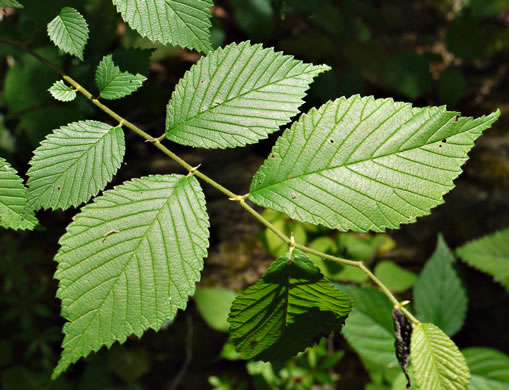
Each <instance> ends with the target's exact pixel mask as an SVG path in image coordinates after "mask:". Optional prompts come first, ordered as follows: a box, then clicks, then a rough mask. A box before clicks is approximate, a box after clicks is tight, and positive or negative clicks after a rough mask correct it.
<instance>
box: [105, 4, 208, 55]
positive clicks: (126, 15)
mask: <svg viewBox="0 0 509 390" xmlns="http://www.w3.org/2000/svg"><path fill="white" fill-rule="evenodd" d="M113 4H115V5H116V7H117V11H118V12H119V13H120V14H121V15H122V19H124V20H125V21H126V22H127V23H128V24H129V26H131V28H133V29H134V30H136V31H138V33H140V35H142V36H144V37H147V38H148V39H150V40H151V41H153V42H155V41H159V42H161V43H163V44H168V43H169V44H172V45H179V46H182V47H187V48H189V49H196V50H198V51H202V52H207V51H209V50H210V49H212V46H211V45H210V32H209V29H210V27H211V23H210V17H211V16H212V14H211V12H210V7H212V6H213V5H214V4H213V3H212V0H153V1H147V0H113Z"/></svg>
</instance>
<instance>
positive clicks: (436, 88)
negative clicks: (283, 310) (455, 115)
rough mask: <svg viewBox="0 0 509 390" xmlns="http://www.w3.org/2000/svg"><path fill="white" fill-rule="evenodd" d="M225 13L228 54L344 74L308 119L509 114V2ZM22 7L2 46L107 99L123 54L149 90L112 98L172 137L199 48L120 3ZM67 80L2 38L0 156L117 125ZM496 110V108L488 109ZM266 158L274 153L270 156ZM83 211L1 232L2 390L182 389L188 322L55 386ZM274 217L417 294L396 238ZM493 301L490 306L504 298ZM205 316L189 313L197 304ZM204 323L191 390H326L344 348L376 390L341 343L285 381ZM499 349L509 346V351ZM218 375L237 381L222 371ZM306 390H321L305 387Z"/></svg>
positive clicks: (367, 1)
mask: <svg viewBox="0 0 509 390" xmlns="http://www.w3.org/2000/svg"><path fill="white" fill-rule="evenodd" d="M214 3H215V8H214V12H213V14H214V18H213V27H212V30H211V33H212V42H213V46H214V47H218V46H221V45H224V44H227V43H230V42H233V41H236V42H240V41H242V40H246V39H250V40H251V41H252V42H261V43H263V44H264V45H266V46H273V47H275V48H276V49H277V50H284V51H285V52H286V53H287V54H292V55H294V56H296V57H297V58H299V59H302V60H305V61H310V62H314V63H326V64H328V65H330V66H331V67H332V68H333V70H332V71H330V72H328V73H327V74H324V75H323V76H321V77H320V78H319V79H318V80H317V82H316V83H315V84H314V85H313V86H312V88H311V90H310V92H309V97H308V98H307V99H306V101H307V103H306V107H304V108H303V110H306V109H307V108H309V107H311V106H318V105H320V104H322V103H324V102H325V101H327V100H329V99H334V98H336V97H339V96H342V95H345V96H350V95H352V94H356V93H360V94H362V95H374V96H376V97H387V96H391V97H394V98H395V99H397V100H405V101H413V102H414V103H415V104H416V105H418V106H422V105H441V104H446V105H448V106H449V107H450V108H452V109H461V111H463V112H465V113H468V114H475V113H476V112H478V111H489V109H491V108H492V107H494V106H495V105H498V106H501V107H504V106H507V104H508V103H507V92H506V89H507V77H506V74H507V71H508V67H507V64H508V63H509V58H508V57H509V28H508V25H509V0H416V1H411V2H409V1H403V0H395V1H389V2H383V1H379V0H313V1H309V0H214ZM23 4H24V6H25V7H24V8H23V9H17V10H14V9H5V10H2V12H0V36H1V37H2V38H7V39H14V40H19V41H23V42H26V43H27V44H28V45H30V47H32V48H34V49H35V50H36V51H37V52H38V53H40V54H41V55H43V56H44V57H45V58H47V59H48V60H49V61H51V62H52V63H54V64H55V65H57V66H58V67H61V68H62V69H63V70H64V71H65V72H66V73H68V74H70V75H71V76H72V77H73V78H75V79H76V80H77V81H78V82H80V83H81V84H82V85H83V86H85V87H86V88H88V89H89V90H91V91H94V93H96V92H97V91H96V89H95V86H94V72H95V68H96V66H97V64H98V62H99V61H100V59H101V58H103V56H104V55H107V54H110V53H114V56H116V58H117V60H119V61H121V62H122V64H123V65H122V66H126V67H127V66H133V67H135V69H139V70H138V71H140V72H141V71H143V72H141V73H143V74H147V75H148V80H147V82H146V83H145V85H144V87H143V88H141V89H140V90H139V91H137V92H136V93H135V94H133V95H132V96H129V97H128V98H126V99H125V100H123V101H122V102H121V103H117V102H113V103H112V104H111V107H112V109H114V110H119V111H120V112H122V113H123V114H125V115H126V116H127V118H128V119H129V120H135V121H136V122H137V123H140V124H143V126H144V127H145V128H147V129H149V130H154V133H155V132H156V130H157V131H159V130H161V129H162V128H163V126H164V113H165V106H166V104H167V102H168V99H169V97H170V95H171V92H172V90H173V87H174V85H175V84H176V82H177V81H178V80H179V78H180V77H181V76H182V75H183V74H184V72H185V71H186V70H188V69H189V67H190V66H191V65H192V64H193V63H195V62H196V61H197V60H198V58H199V54H197V53H194V52H189V51H186V50H182V49H180V48H177V47H171V46H166V47H164V46H162V45H160V44H153V43H151V42H150V41H148V40H146V39H144V38H142V37H140V36H139V35H138V34H137V33H135V32H134V31H132V30H131V29H130V28H129V27H128V26H126V25H125V24H124V23H123V22H122V21H121V19H120V17H119V15H118V14H117V13H116V12H115V9H114V6H113V5H112V2H111V1H104V0H87V1H86V2H83V1H80V0H51V1H41V0H23ZM63 6H70V7H75V8H76V9H77V10H78V11H79V12H80V13H81V14H82V15H84V17H85V18H86V19H87V21H88V23H89V25H90V26H91V28H90V39H89V42H88V44H87V47H86V50H85V55H84V57H85V61H84V62H80V61H79V60H77V59H75V58H72V57H69V56H64V55H63V54H62V53H61V52H59V51H58V49H56V48H54V47H52V46H51V42H50V41H49V38H48V36H47V32H46V24H47V23H48V22H49V21H50V20H51V19H53V18H54V17H55V16H56V14H57V13H58V11H59V10H60V8H62V7H63ZM133 47H134V48H140V49H148V50H150V67H149V68H148V70H147V68H146V67H147V63H146V62H144V60H142V61H139V62H138V61H137V62H136V64H134V63H133V61H131V60H132V58H128V59H127V61H126V59H125V57H124V53H125V51H124V49H126V48H133ZM142 57H143V56H142ZM56 79H57V77H56V76H55V75H54V74H53V73H52V72H51V71H50V70H48V69H47V68H45V67H44V66H43V65H41V64H40V63H38V62H37V61H35V60H34V59H33V58H32V57H30V56H29V55H27V54H25V53H24V52H23V51H21V50H20V49H18V48H13V47H11V46H8V45H4V44H1V43H0V80H1V81H0V85H1V87H0V155H1V156H2V157H6V158H8V159H9V161H11V162H12V163H13V165H14V166H15V168H16V169H17V170H18V171H19V172H26V170H27V168H28V167H27V162H28V160H29V159H30V157H31V154H32V150H33V149H34V148H35V146H36V145H37V144H38V143H39V142H40V140H41V139H43V138H44V136H45V135H47V134H48V133H49V132H50V131H51V130H53V129H55V128H57V127H59V126H61V125H64V124H66V123H68V122H71V121H75V120H81V119H99V120H101V119H104V118H103V117H101V114H100V113H98V112H97V111H96V110H94V108H93V107H91V106H90V105H89V103H88V102H87V101H85V99H83V98H82V97H78V98H77V99H76V100H75V101H73V102H72V103H67V104H63V103H59V102H56V101H54V100H53V99H52V98H51V95H50V94H49V93H48V91H47V90H48V88H50V86H51V85H52V84H53V82H54V81H55V80H56ZM494 101H496V103H493V102H494ZM482 105H489V106H490V107H489V109H487V110H484V109H483V110H481V108H480V107H481V106H482ZM155 129H156V130H155ZM262 147H263V146H262ZM268 147H270V145H269V146H268ZM137 148H138V147H137V146H130V145H129V144H128V158H138V160H140V159H146V160H150V159H151V158H152V156H148V157H150V158H148V157H147V156H146V155H140V152H139V150H138V149H137ZM256 150H257V149H256V148H255V149H254V152H253V153H256ZM199 153H200V152H199ZM261 155H266V151H262V152H261ZM130 156H131V157H130ZM140 156H141V157H140ZM129 161H132V160H128V164H129V168H130V169H131V171H129V175H131V176H141V175H142V174H145V173H146V172H145V168H146V165H145V164H144V163H138V166H137V167H133V165H135V164H130V163H129ZM165 164H166V163H165ZM161 165H162V164H161ZM131 167H132V168H131ZM164 168H165V169H166V168H167V166H166V165H164ZM490 171H492V170H490ZM506 177H507V175H506ZM72 214H73V212H68V213H54V214H52V215H51V216H49V215H48V214H43V215H42V219H41V221H42V224H43V226H44V227H45V229H46V230H42V229H43V228H41V230H39V231H36V232H34V233H21V234H20V233H17V234H13V233H9V232H4V231H1V232H0V288H1V294H0V305H1V310H2V316H1V318H0V326H1V327H2V337H1V338H0V387H1V388H2V389H3V390H11V389H28V390H30V389H43V390H44V389H48V390H49V389H58V390H59V389H62V390H65V389H78V390H82V389H83V390H84V389H92V388H93V389H99V390H103V389H105V390H114V389H124V390H125V389H128V390H141V389H156V390H157V389H169V388H171V386H172V380H173V378H174V377H175V376H176V375H177V374H178V373H179V370H180V369H181V367H182V365H183V360H184V359H183V356H185V354H186V341H185V340H186V335H187V334H188V333H187V332H188V331H189V329H188V325H187V323H186V321H182V320H183V319H182V318H177V320H176V321H175V322H174V323H172V324H167V325H168V327H169V328H168V330H167V331H162V332H161V333H160V334H158V338H155V341H153V342H150V340H151V339H150V337H151V336H152V335H150V334H149V335H147V336H145V338H144V340H148V341H146V342H144V343H143V344H138V343H137V341H136V340H129V341H128V342H127V343H126V344H125V345H122V346H118V345H117V346H115V347H114V348H112V349H110V350H104V351H101V352H100V353H98V354H97V355H95V356H93V357H92V358H91V359H90V360H88V361H87V364H86V365H84V364H78V365H77V366H76V367H75V368H73V369H72V370H71V371H70V373H69V374H68V375H66V376H65V378H60V379H59V380H58V381H55V382H51V381H50V379H49V376H50V371H51V369H52V367H53V366H54V364H55V362H56V360H57V357H58V354H59V352H60V347H59V345H60V342H61V338H62V335H61V333H60V329H61V326H62V320H61V319H60V317H59V302H58V300H57V299H55V298H54V295H55V291H56V283H55V282H54V281H53V279H52V275H53V272H54V270H55V265H54V263H53V262H52V260H51V259H52V257H53V255H54V253H55V252H56V248H57V245H56V242H57V240H58V237H59V236H60V235H61V234H62V233H63V226H65V225H66V224H67V223H68V222H69V221H70V218H71V217H72ZM266 217H268V218H269V219H270V220H271V221H272V223H274V225H276V226H277V227H278V228H279V229H281V230H282V231H284V232H285V233H289V232H290V231H291V232H293V233H294V235H295V238H296V241H297V242H299V243H301V244H308V245H309V246H310V247H311V248H314V249H317V250H320V251H325V252H327V253H329V254H332V255H336V256H341V257H346V258H351V259H356V260H361V259H362V260H364V261H366V262H367V263H368V264H369V266H370V267H371V268H372V269H374V272H375V273H376V275H377V276H378V277H380V278H381V279H382V280H383V281H384V283H386V284H387V285H388V286H389V288H390V289H391V290H392V291H394V292H398V293H402V294H403V296H405V294H407V295H408V294H409V289H411V288H412V286H413V284H414V283H415V280H416V276H415V273H414V272H412V271H418V270H419V269H420V266H421V265H422V264H421V265H417V267H415V264H414V266H412V267H410V269H409V267H408V264H407V263H405V262H400V261H399V259H398V258H397V256H396V252H397V249H398V247H396V243H395V241H394V240H393V239H392V238H391V237H390V236H389V235H384V234H356V233H338V232H331V231H328V230H325V229H321V228H319V227H314V226H311V225H307V224H302V223H297V222H295V221H292V220H290V219H288V218H287V217H286V216H284V215H282V214H279V213H273V212H267V213H266ZM497 217H498V216H497ZM458 231H459V232H460V233H463V231H464V228H462V227H461V226H459V227H458ZM468 238H470V237H468ZM260 239H261V241H262V242H263V243H264V245H265V247H266V249H267V252H268V253H269V254H270V256H271V257H277V256H279V255H281V254H282V253H284V252H285V251H286V250H287V247H286V245H284V244H282V243H281V242H280V241H279V239H276V238H275V237H274V235H273V234H272V233H270V232H268V231H263V232H262V233H261V234H260ZM465 240H466V239H465ZM398 244H399V242H398ZM313 260H314V261H315V262H316V263H317V264H318V265H319V266H320V268H321V270H322V272H323V273H324V274H325V275H326V276H327V277H329V278H330V279H332V280H336V281H340V282H343V283H345V282H346V283H360V284H367V279H366V276H365V275H364V274H363V273H362V272H359V271H358V270H357V269H355V268H343V267H341V266H339V265H337V264H334V263H331V262H330V261H325V260H323V259H321V258H318V257H314V258H313ZM402 267H403V268H402ZM226 287H228V286H226ZM231 294H233V293H231ZM231 294H230V295H231ZM481 300H482V301H483V302H482V304H485V302H488V301H490V299H484V300H483V299H481ZM493 305H496V303H493ZM195 309H196V307H195V306H193V304H190V310H191V311H192V312H193V310H195ZM198 309H199V307H198ZM202 311H203V310H202ZM223 311H224V310H223ZM182 317H184V316H182ZM479 317H482V316H479ZM479 321H481V320H479ZM196 326H199V325H196ZM201 326H202V327H201V328H200V332H203V333H200V335H199V336H196V335H195V344H199V347H197V348H199V349H197V350H195V352H194V358H193V363H192V364H193V365H192V366H191V369H190V371H188V372H187V373H185V374H184V379H183V380H182V383H181V386H180V387H181V388H206V387H207V386H210V385H212V386H215V388H217V389H225V390H226V389H239V390H240V389H243V388H250V387H249V386H251V388H252V386H265V387H257V388H264V389H267V388H268V389H270V388H288V389H298V388H306V389H307V388H310V387H309V383H310V381H311V382H312V383H315V384H319V383H321V384H322V385H323V384H324V383H325V384H327V383H330V380H337V378H338V377H337V376H335V375H331V374H330V372H329V371H330V370H329V369H330V367H333V366H335V365H336V363H337V362H338V361H339V360H340V359H341V357H342V354H343V352H341V351H342V350H345V352H346V353H347V354H348V353H350V354H351V355H349V356H350V357H353V358H352V359H343V360H342V361H341V363H342V364H345V367H346V368H345V369H344V370H350V372H349V375H350V376H353V379H352V378H350V382H348V380H349V378H348V377H347V376H346V375H342V376H341V378H340V379H339V382H338V384H339V385H341V386H346V387H345V388H351V389H352V390H356V389H363V388H364V385H365V384H366V382H367V381H368V378H366V375H365V371H364V369H363V368H362V366H361V363H359V362H358V361H356V360H355V359H356V358H355V357H354V356H355V355H354V354H352V352H351V350H350V351H349V350H348V349H349V347H348V346H347V345H346V344H345V343H344V342H339V341H338V340H335V342H334V350H336V351H338V352H334V353H330V352H329V351H328V348H327V347H326V346H325V345H322V344H320V345H318V346H316V347H314V348H313V349H311V350H308V351H307V352H305V353H304V354H302V355H301V356H300V357H298V358H297V359H294V360H293V361H292V362H291V363H290V364H289V365H288V366H286V367H285V368H284V369H283V370H282V371H279V372H277V373H275V372H274V371H273V369H272V368H271V367H268V366H267V365H264V366H262V365H260V364H258V363H254V362H253V363H250V365H249V366H248V368H247V371H246V368H245V364H244V363H240V364H239V363H238V362H236V361H231V362H230V361H227V360H224V359H222V360H219V359H216V360H214V357H216V356H218V355H219V353H220V352H219V351H220V349H221V345H222V343H224V338H225V337H226V336H225V335H224V334H222V333H219V332H214V331H212V330H210V329H209V328H208V327H207V325H206V324H205V323H204V322H203V323H202V325H201ZM220 326H221V325H220ZM222 326H223V328H224V323H223V324H222ZM482 326H484V324H481V325H479V327H481V328H475V327H474V328H473V329H474V331H476V332H477V333H476V334H479V333H481V332H480V331H479V329H484V328H482ZM462 332H463V331H462ZM217 335H219V336H217ZM217 337H220V339H219V341H218V339H217ZM497 337H498V339H499V338H500V337H502V336H500V337H499V336H497ZM465 339H467V340H468V335H467V336H465V335H464V336H463V341H464V340H465ZM498 339H497V340H498ZM506 340H507V339H506ZM500 343H501V348H505V351H506V352H507V351H508V348H509V346H508V345H509V344H507V342H506V343H505V344H504V342H503V341H500ZM216 344H217V345H219V346H217V345H216ZM227 345H228V344H227ZM228 348H229V347H227V346H225V348H224V349H223V355H222V356H223V357H227V358H229V359H232V358H234V357H235V353H234V351H232V350H231V348H230V349H228ZM332 360H333V361H334V363H333V364H331V361H332ZM352 362H353V363H352ZM347 363H348V364H347ZM363 363H365V366H366V368H367V369H368V371H369V373H370V378H371V382H372V383H371V384H369V385H368V387H366V389H369V390H375V389H388V388H390V387H388V386H389V385H388V384H390V383H396V382H397V381H400V382H401V383H403V382H402V378H401V375H399V370H397V369H394V368H392V369H388V368H386V367H380V366H375V367H371V366H369V362H363ZM340 366H341V365H340ZM211 367H212V368H211ZM218 367H222V368H224V371H225V372H223V371H221V372H220V371H218ZM338 367H339V366H337V367H336V368H338ZM211 370H212V371H214V370H215V371H214V372H211ZM214 374H215V375H219V376H218V377H215V378H211V379H210V385H209V384H208V377H209V376H210V375H214ZM398 375H399V376H398ZM303 383H305V384H306V386H308V387H302V386H304V385H303ZM344 383H346V385H344ZM283 384H284V385H283ZM193 385H194V387H193ZM282 386H287V387H282ZM291 386H294V387H291ZM298 386H301V387H298Z"/></svg>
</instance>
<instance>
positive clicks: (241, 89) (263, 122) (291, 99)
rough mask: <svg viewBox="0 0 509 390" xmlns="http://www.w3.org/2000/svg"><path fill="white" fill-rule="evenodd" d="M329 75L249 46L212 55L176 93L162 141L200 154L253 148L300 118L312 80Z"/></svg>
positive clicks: (323, 68)
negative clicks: (197, 149) (195, 149)
mask: <svg viewBox="0 0 509 390" xmlns="http://www.w3.org/2000/svg"><path fill="white" fill-rule="evenodd" d="M329 69H330V68H329V67H328V66H325V65H320V66H315V65H312V64H306V63H303V62H301V61H298V60H296V59H294V58H293V57H291V56H287V55H283V54H282V53H278V52H275V51H274V50H273V49H271V48H266V49H264V48H263V47H262V46H261V45H251V44H250V43H249V42H242V43H239V44H236V43H233V44H231V45H228V46H226V47H225V48H220V49H217V50H216V51H214V52H213V53H210V54H209V55H207V56H206V57H204V58H202V59H201V60H200V61H198V63H197V64H196V65H194V66H193V67H192V68H191V69H190V70H189V71H188V72H187V73H186V74H185V75H184V77H183V78H182V79H181V80H180V82H179V83H178V84H177V86H176V87H175V91H174V92H173V94H172V97H171V100H170V102H169V103H168V107H167V117H166V133H167V137H168V138H169V139H170V140H172V141H174V142H177V143H179V144H182V145H190V146H196V147H203V148H232V147H236V146H244V145H247V144H253V143H256V142H258V141H259V140H261V139H264V138H267V136H268V135H269V134H271V133H274V132H275V131H277V130H278V129H279V127H280V126H282V125H284V124H286V123H288V122H289V121H290V119H291V118H292V117H293V116H294V115H296V114H298V113H299V107H300V106H301V105H302V103H303V100H302V98H303V97H304V96H305V94H306V91H307V89H308V88H309V85H310V84H311V83H312V82H313V78H314V77H316V76H317V75H318V74H320V73H322V72H324V71H326V70H329Z"/></svg>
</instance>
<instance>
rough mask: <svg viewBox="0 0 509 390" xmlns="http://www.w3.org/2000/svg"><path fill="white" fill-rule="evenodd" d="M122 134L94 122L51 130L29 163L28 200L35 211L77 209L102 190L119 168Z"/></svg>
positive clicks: (112, 128)
mask: <svg viewBox="0 0 509 390" xmlns="http://www.w3.org/2000/svg"><path fill="white" fill-rule="evenodd" d="M124 152H125V140H124V132H123V131H122V129H121V128H119V127H116V128H115V127H113V126H110V125H107V124H106V123H102V122H97V121H80V122H74V123H70V124H68V125H67V126H62V127H61V128H59V129H57V130H54V131H53V132H52V133H51V134H49V135H48V136H47V137H46V139H45V140H44V141H42V142H41V145H40V146H39V147H38V148H37V149H36V150H35V151H34V157H33V158H32V160H30V165H31V168H30V169H29V170H28V172H27V174H28V176H29V179H28V182H27V185H28V198H29V203H30V205H31V206H32V207H33V208H34V209H35V210H38V209H40V208H44V209H48V208H52V209H63V210H65V209H67V208H69V207H71V206H74V207H77V206H79V205H80V204H81V203H83V202H86V201H88V200H89V199H90V198H91V197H92V196H95V195H97V194H98V193H99V191H101V190H102V189H104V187H105V186H106V184H108V182H109V181H110V180H111V179H112V177H113V175H114V174H115V173H116V172H117V170H118V169H119V168H120V165H121V164H122V159H123V158H124Z"/></svg>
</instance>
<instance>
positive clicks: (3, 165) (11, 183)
mask: <svg viewBox="0 0 509 390" xmlns="http://www.w3.org/2000/svg"><path fill="white" fill-rule="evenodd" d="M37 223H38V221H37V219H36V218H35V215H34V212H33V210H32V209H31V208H30V207H28V202H27V189H26V188H25V186H24V185H23V179H21V177H19V176H18V174H17V172H16V170H15V169H14V168H13V167H12V166H11V165H10V164H9V163H8V162H7V161H6V160H4V159H3V158H2V157H0V227H3V228H6V229H14V230H18V229H20V230H32V229H33V228H34V227H35V226H36V225H37Z"/></svg>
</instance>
